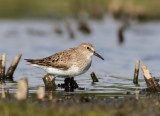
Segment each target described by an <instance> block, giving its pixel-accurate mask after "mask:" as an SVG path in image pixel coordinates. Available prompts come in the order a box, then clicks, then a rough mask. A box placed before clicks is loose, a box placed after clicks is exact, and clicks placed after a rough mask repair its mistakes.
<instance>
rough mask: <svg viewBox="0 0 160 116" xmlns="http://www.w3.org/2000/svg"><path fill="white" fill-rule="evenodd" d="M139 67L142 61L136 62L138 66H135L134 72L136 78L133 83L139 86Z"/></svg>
mask: <svg viewBox="0 0 160 116" xmlns="http://www.w3.org/2000/svg"><path fill="white" fill-rule="evenodd" d="M139 65H140V61H139V60H137V61H136V66H135V71H134V78H133V83H134V84H138V75H139Z"/></svg>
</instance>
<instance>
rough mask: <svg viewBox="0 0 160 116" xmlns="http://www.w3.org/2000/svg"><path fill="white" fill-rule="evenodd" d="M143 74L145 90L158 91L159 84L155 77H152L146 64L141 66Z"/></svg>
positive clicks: (159, 88)
mask: <svg viewBox="0 0 160 116" xmlns="http://www.w3.org/2000/svg"><path fill="white" fill-rule="evenodd" d="M142 71H143V75H144V78H145V81H146V84H147V87H148V88H147V90H148V91H149V92H158V91H160V86H159V84H158V81H157V79H156V78H155V77H152V75H151V73H150V71H149V69H148V68H147V66H142Z"/></svg>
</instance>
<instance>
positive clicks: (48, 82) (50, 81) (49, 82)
mask: <svg viewBox="0 0 160 116" xmlns="http://www.w3.org/2000/svg"><path fill="white" fill-rule="evenodd" d="M42 79H43V82H44V84H45V89H46V90H51V91H54V90H55V89H56V84H55V80H54V78H53V77H52V75H50V74H47V75H45V76H44V77H43V78H42Z"/></svg>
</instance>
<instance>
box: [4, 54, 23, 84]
mask: <svg viewBox="0 0 160 116" xmlns="http://www.w3.org/2000/svg"><path fill="white" fill-rule="evenodd" d="M21 56H22V54H19V55H18V56H16V57H15V58H14V59H13V61H12V63H11V66H10V67H9V68H8V71H7V73H6V79H9V80H11V81H13V74H14V71H15V69H16V68H17V65H18V63H19V61H20V59H21Z"/></svg>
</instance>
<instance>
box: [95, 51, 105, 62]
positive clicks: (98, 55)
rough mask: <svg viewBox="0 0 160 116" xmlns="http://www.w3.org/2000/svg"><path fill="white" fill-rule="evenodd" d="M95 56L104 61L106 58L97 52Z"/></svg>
mask: <svg viewBox="0 0 160 116" xmlns="http://www.w3.org/2000/svg"><path fill="white" fill-rule="evenodd" d="M93 55H95V56H97V57H99V58H100V59H102V60H104V58H103V57H102V56H101V55H99V54H98V53H96V52H94V53H93Z"/></svg>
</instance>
